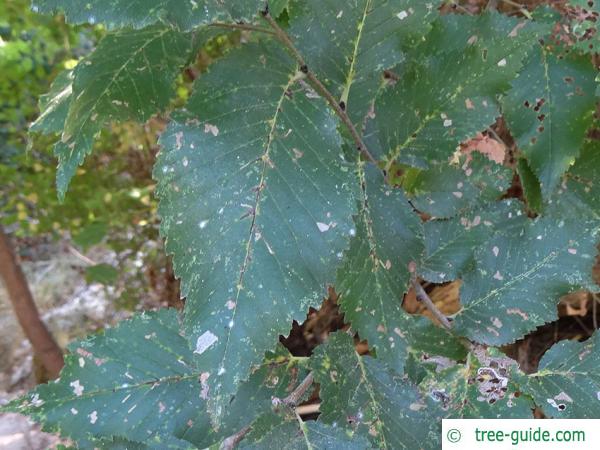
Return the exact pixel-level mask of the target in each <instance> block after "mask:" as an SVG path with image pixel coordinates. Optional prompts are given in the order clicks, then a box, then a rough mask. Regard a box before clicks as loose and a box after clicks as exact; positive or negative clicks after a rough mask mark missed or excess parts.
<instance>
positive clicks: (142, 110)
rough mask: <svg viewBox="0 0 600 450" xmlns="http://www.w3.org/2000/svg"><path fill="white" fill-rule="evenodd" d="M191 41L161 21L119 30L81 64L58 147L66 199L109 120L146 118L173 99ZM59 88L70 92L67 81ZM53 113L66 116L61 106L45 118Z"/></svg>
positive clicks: (59, 176)
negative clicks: (66, 193)
mask: <svg viewBox="0 0 600 450" xmlns="http://www.w3.org/2000/svg"><path fill="white" fill-rule="evenodd" d="M192 44H193V40H192V38H191V36H189V35H185V34H182V33H179V32H177V31H174V30H172V29H170V28H164V27H161V26H154V27H149V28H145V29H143V30H125V31H119V32H115V33H111V34H108V35H107V36H106V37H105V38H104V39H102V41H101V42H100V43H99V44H98V47H97V48H96V50H95V51H94V52H93V53H91V54H90V55H89V56H88V57H87V58H85V59H84V60H83V61H81V62H80V63H79V64H78V65H77V67H76V68H75V69H74V71H73V82H72V87H71V90H72V93H71V95H70V98H71V100H70V104H69V112H68V114H67V117H66V119H65V123H64V130H63V132H62V136H61V139H60V141H59V142H58V143H57V144H56V146H55V147H54V152H55V155H56V156H57V157H58V172H57V180H56V181H57V188H58V195H59V198H61V199H62V198H64V195H65V192H66V190H67V187H68V185H69V182H70V180H71V178H72V177H73V175H74V174H75V171H76V170H77V166H79V165H80V164H82V163H83V160H84V158H85V157H86V156H87V155H88V154H89V153H90V152H91V150H92V144H93V142H94V138H95V136H96V134H97V133H98V132H99V131H100V130H101V129H102V127H103V126H104V125H106V124H108V123H110V122H113V121H115V122H122V121H126V120H137V121H140V122H143V121H145V120H147V119H148V118H149V117H150V116H151V115H152V114H155V113H156V112H158V111H160V110H162V109H164V108H165V107H166V106H167V105H168V104H169V102H170V100H171V98H172V97H173V95H174V86H173V84H174V81H175V77H176V76H177V74H178V73H179V71H180V70H181V67H182V66H183V65H184V64H185V63H186V62H187V61H188V58H189V57H190V55H191V53H192V49H193V45H192ZM59 81H62V80H59ZM55 85H56V83H55ZM60 87H62V85H61V84H59V85H58V86H56V87H54V88H53V91H54V90H55V89H56V90H58V88H60ZM65 89H67V91H65ZM60 92H68V86H67V87H66V88H64V89H63V90H62V91H60ZM60 95H61V94H60V93H57V94H56V95H54V96H53V97H52V101H46V107H53V106H54V105H55V104H56V103H57V102H59V105H60V104H61V103H60ZM63 108H64V106H61V110H60V114H63V113H64V109H63ZM51 113H52V114H51ZM48 114H51V117H52V118H56V117H61V116H60V114H59V112H58V111H57V112H52V110H50V111H46V110H45V111H44V112H43V113H42V116H41V117H42V119H43V118H44V117H46V116H47V115H48ZM57 123H58V122H57ZM48 127H51V128H48ZM37 128H41V129H42V130H43V131H45V130H47V129H51V130H52V131H55V130H56V129H57V128H58V125H57V126H51V125H48V124H45V122H42V124H41V125H38V127H37Z"/></svg>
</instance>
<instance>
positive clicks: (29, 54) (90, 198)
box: [0, 0, 240, 309]
mask: <svg viewBox="0 0 600 450" xmlns="http://www.w3.org/2000/svg"><path fill="white" fill-rule="evenodd" d="M104 34H105V30H104V28H103V27H102V26H78V27H73V26H67V25H66V24H65V23H64V20H63V18H62V17H60V16H58V17H57V16H43V15H39V14H35V13H33V12H31V11H30V7H29V0H10V1H9V2H0V73H1V74H2V76H1V77H0V105H1V106H0V222H1V223H2V224H4V225H5V226H6V228H7V230H8V231H9V232H10V233H11V234H12V235H13V236H14V237H16V238H17V239H18V242H21V243H23V242H28V243H29V244H28V245H19V251H20V253H21V256H22V257H23V258H25V259H27V258H32V259H35V257H34V255H32V254H30V253H32V252H34V251H35V250H34V249H35V245H31V243H33V242H35V241H36V240H40V239H43V240H44V241H47V240H48V239H50V240H52V241H55V242H57V241H63V242H67V245H68V246H69V249H70V251H72V252H74V253H76V254H79V255H80V256H81V258H82V259H83V261H84V262H86V265H85V268H84V269H83V270H84V273H83V275H84V276H85V279H86V280H87V282H89V283H92V282H99V283H102V284H104V285H107V286H113V287H116V289H115V290H114V291H111V292H115V293H116V294H115V295H114V296H115V298H114V301H115V302H116V304H117V306H118V307H120V308H125V309H136V307H137V308H146V307H149V306H158V305H157V304H156V303H157V302H158V303H160V304H168V305H170V306H181V305H180V300H179V289H178V285H177V283H176V281H175V279H174V277H173V273H172V269H171V265H170V261H169V259H168V258H167V257H166V256H165V255H164V252H163V251H162V243H161V241H160V239H159V237H158V218H157V215H156V202H155V199H154V196H153V189H154V182H153V180H152V177H151V171H152V165H153V163H154V158H155V155H156V152H157V151H158V147H157V144H156V142H157V136H158V134H159V133H160V131H161V130H162V128H163V127H164V125H165V123H166V118H165V117H153V118H152V119H151V120H149V121H148V122H147V123H146V124H144V125H139V124H134V123H121V124H114V125H113V126H112V127H111V128H110V129H108V130H104V131H102V133H101V135H100V136H99V138H98V139H97V140H96V143H95V151H94V152H93V153H92V156H91V157H89V158H88V159H87V161H86V163H85V164H84V165H83V166H82V167H80V168H79V170H78V173H77V177H75V178H74V180H73V182H72V184H71V187H70V190H69V194H68V195H67V196H66V199H65V201H64V203H62V204H61V203H59V201H58V198H57V194H56V189H55V181H54V180H55V175H56V160H55V158H54V157H53V155H52V145H53V143H54V141H55V140H56V138H54V139H53V138H49V137H48V136H42V135H38V134H30V133H28V128H29V125H30V124H31V123H32V122H33V121H34V120H35V119H36V117H37V115H38V114H39V108H38V99H39V98H40V96H41V95H43V94H44V93H46V92H47V91H48V90H49V87H50V84H51V83H52V81H53V80H54V79H55V78H56V76H57V75H58V74H59V73H61V72H62V71H63V70H65V69H72V68H74V67H75V66H76V65H77V62H78V61H79V60H80V59H81V58H82V57H84V56H85V55H86V54H88V53H89V52H90V51H91V50H92V49H93V48H94V46H95V45H96V44H97V42H98V41H99V40H100V39H101V38H102V37H103V36H104ZM239 39H240V35H239V34H233V35H229V36H221V37H218V38H215V39H214V40H213V41H211V42H210V43H209V44H208V45H207V46H206V47H205V48H204V49H202V50H201V52H200V53H199V55H198V59H197V61H196V64H195V65H194V66H192V67H190V68H188V69H186V71H185V72H184V73H183V74H182V75H181V76H180V77H179V78H178V80H177V98H176V99H174V101H173V105H172V106H173V107H177V106H180V105H181V104H183V102H184V101H185V100H186V99H187V97H188V95H189V93H190V88H191V83H192V81H193V80H194V79H195V78H196V76H197V75H198V74H199V73H200V72H201V71H203V70H204V69H205V68H206V67H207V66H208V65H209V64H210V61H211V60H212V59H213V58H216V57H218V56H219V55H221V54H223V52H224V51H225V50H226V49H227V48H229V47H231V45H234V44H235V43H236V42H238V41H239ZM98 246H99V247H101V248H102V249H103V250H104V252H100V253H101V256H100V257H99V260H98V261H96V260H95V259H93V258H90V257H88V256H89V255H88V256H85V255H87V254H88V253H89V250H90V249H94V248H97V247H98ZM140 299H141V300H140Z"/></svg>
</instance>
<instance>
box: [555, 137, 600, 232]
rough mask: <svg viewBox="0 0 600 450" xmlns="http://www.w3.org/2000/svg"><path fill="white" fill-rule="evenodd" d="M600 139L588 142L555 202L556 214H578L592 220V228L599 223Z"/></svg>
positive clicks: (568, 215) (557, 194)
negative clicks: (599, 168) (599, 140)
mask: <svg viewBox="0 0 600 450" xmlns="http://www.w3.org/2000/svg"><path fill="white" fill-rule="evenodd" d="M598 167H600V142H598V141H596V140H590V141H587V142H586V143H585V144H584V147H583V150H582V152H581V156H580V157H579V159H577V161H576V162H575V165H574V166H573V167H572V168H571V170H569V172H568V173H567V175H566V177H565V180H564V183H563V185H562V186H561V189H559V190H558V191H557V192H556V195H555V197H554V199H553V200H554V201H553V204H552V205H553V210H554V215H556V216H557V217H563V216H564V217H579V219H580V220H581V221H590V222H591V224H590V225H591V226H592V227H593V228H598V227H599V226H600V225H599V224H600V171H598Z"/></svg>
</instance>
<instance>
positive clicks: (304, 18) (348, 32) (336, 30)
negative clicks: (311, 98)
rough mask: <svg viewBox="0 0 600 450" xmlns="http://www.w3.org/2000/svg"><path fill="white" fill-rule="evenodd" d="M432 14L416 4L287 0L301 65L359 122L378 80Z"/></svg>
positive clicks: (411, 0)
mask: <svg viewBox="0 0 600 450" xmlns="http://www.w3.org/2000/svg"><path fill="white" fill-rule="evenodd" d="M436 16H437V11H436V10H435V8H434V7H433V6H432V5H428V4H427V3H426V2H423V1H420V0H391V1H390V0H359V1H355V2H352V3H340V2H339V1H336V0H326V1H324V0H308V1H301V2H300V1H292V2H291V4H290V17H291V21H290V30H289V32H290V34H291V35H292V37H293V39H294V42H295V44H296V45H297V47H298V49H299V50H300V52H301V53H302V54H304V55H306V62H307V64H308V66H309V67H310V69H311V70H313V71H314V72H315V73H316V74H317V76H318V77H319V79H321V80H323V81H324V82H325V84H326V86H327V87H328V88H329V89H330V90H331V92H332V93H333V95H334V96H335V97H336V98H338V99H339V100H340V102H344V104H345V106H346V109H347V111H348V115H349V116H350V118H351V120H352V121H353V122H354V123H359V122H361V121H362V120H363V118H364V117H365V115H366V114H367V112H368V110H369V107H370V106H371V104H372V102H373V99H374V97H375V93H376V92H377V90H378V88H379V86H380V85H381V83H382V81H383V71H384V69H389V68H392V67H394V66H395V65H396V64H398V63H399V62H401V61H402V60H403V59H404V54H403V52H402V48H403V47H407V46H409V45H413V44H414V43H415V42H418V41H419V40H420V39H421V38H422V37H423V36H424V35H425V34H427V32H428V31H429V24H430V22H431V21H432V20H434V19H435V17H436Z"/></svg>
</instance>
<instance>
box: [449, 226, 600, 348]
mask: <svg viewBox="0 0 600 450" xmlns="http://www.w3.org/2000/svg"><path fill="white" fill-rule="evenodd" d="M598 231H599V230H598V228H596V229H595V230H592V229H590V228H588V227H586V226H585V224H582V223H581V221H580V220H578V219H577V218H571V219H570V220H568V221H567V220H566V219H564V220H563V219H560V220H559V219H557V218H555V217H551V216H550V217H544V218H541V219H538V220H536V221H531V222H530V223H527V224H526V226H525V227H523V229H522V230H521V232H520V233H517V232H516V231H512V232H510V231H508V232H503V233H497V234H496V235H495V236H494V237H493V238H492V239H490V240H489V241H488V242H486V243H485V244H484V245H483V246H481V247H480V248H479V249H478V250H477V252H476V253H475V268H474V270H472V271H471V272H469V273H467V274H466V275H465V276H464V277H463V284H462V286H461V295H460V299H461V304H462V306H463V308H462V309H461V311H459V313H458V314H457V315H456V317H455V323H454V325H455V327H454V329H455V330H456V331H457V332H458V333H460V334H462V335H463V336H466V337H468V338H470V339H471V340H474V341H476V342H481V343H484V344H488V345H502V344H507V343H509V342H513V341H515V340H516V339H518V338H520V337H522V336H524V335H525V334H526V333H528V332H530V331H532V330H534V329H535V328H536V327H538V326H540V325H543V324H544V323H546V322H549V321H551V320H555V319H556V317H557V310H556V305H557V303H558V300H559V298H560V297H561V296H563V295H565V294H567V293H569V292H572V291H576V290H579V289H595V288H594V282H593V281H592V280H591V273H592V266H593V264H594V259H595V255H596V248H595V246H596V243H597V236H598Z"/></svg>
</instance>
